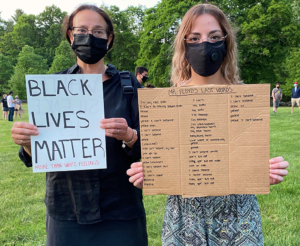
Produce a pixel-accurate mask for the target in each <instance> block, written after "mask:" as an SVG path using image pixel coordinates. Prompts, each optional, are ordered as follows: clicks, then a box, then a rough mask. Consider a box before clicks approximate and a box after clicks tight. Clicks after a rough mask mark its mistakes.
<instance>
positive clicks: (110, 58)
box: [105, 6, 144, 72]
mask: <svg viewBox="0 0 300 246" xmlns="http://www.w3.org/2000/svg"><path fill="white" fill-rule="evenodd" d="M105 10H106V11H107V13H108V14H109V16H110V17H111V19H112V21H113V24H114V31H115V41H114V47H113V49H112V50H111V51H110V52H109V53H108V54H107V56H106V57H105V62H109V63H112V64H114V65H115V66H116V68H117V69H119V70H120V71H123V70H128V71H130V72H134V70H135V61H136V60H137V59H138V53H139V50H140V47H139V30H141V23H142V20H143V16H144V10H143V7H141V6H139V7H132V6H131V7H129V8H128V9H127V10H125V11H120V9H119V8H118V7H117V6H110V7H109V8H107V7H105Z"/></svg>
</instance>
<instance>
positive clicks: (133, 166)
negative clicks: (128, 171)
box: [130, 162, 143, 168]
mask: <svg viewBox="0 0 300 246" xmlns="http://www.w3.org/2000/svg"><path fill="white" fill-rule="evenodd" d="M130 167H131V168H135V167H143V163H142V162H134V163H132V164H131V166H130Z"/></svg>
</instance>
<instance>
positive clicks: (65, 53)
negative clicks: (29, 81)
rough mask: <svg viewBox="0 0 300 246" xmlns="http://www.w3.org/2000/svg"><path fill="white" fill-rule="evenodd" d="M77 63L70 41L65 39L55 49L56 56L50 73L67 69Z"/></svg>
mask: <svg viewBox="0 0 300 246" xmlns="http://www.w3.org/2000/svg"><path fill="white" fill-rule="evenodd" d="M75 63H76V57H75V55H74V52H73V50H72V49H71V47H70V44H69V43H68V41H66V40H64V41H62V42H61V43H60V45H59V46H58V47H57V48H56V50H55V57H54V60H53V63H52V66H51V67H50V69H49V71H48V73H49V74H53V73H57V72H59V71H62V70H65V69H67V68H69V67H71V66H73V65H74V64H75Z"/></svg>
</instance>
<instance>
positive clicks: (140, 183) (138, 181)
mask: <svg viewBox="0 0 300 246" xmlns="http://www.w3.org/2000/svg"><path fill="white" fill-rule="evenodd" d="M143 179H144V178H143V177H141V178H139V179H137V180H136V181H135V182H134V183H133V185H134V186H135V187H137V188H140V189H143Z"/></svg>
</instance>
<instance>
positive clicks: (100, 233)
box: [46, 214, 148, 246]
mask: <svg viewBox="0 0 300 246" xmlns="http://www.w3.org/2000/svg"><path fill="white" fill-rule="evenodd" d="M46 230H47V246H67V245H72V246H116V245H122V246H147V245H148V239H147V231H146V218H145V217H140V218H137V219H134V220H109V221H103V222H100V223H96V224H90V225H80V224H78V223H77V221H73V220H72V221H60V220H55V219H53V218H52V217H51V216H50V215H48V214H47V215H46Z"/></svg>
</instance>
